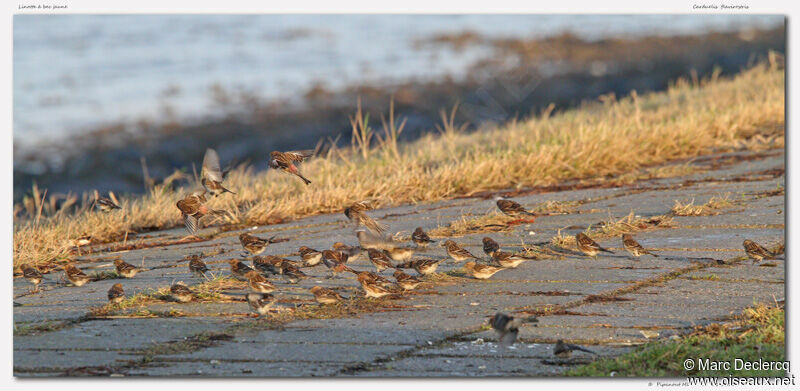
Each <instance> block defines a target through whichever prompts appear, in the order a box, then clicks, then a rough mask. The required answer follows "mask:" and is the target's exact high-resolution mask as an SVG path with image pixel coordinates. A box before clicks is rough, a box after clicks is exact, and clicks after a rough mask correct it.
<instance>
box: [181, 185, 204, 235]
mask: <svg viewBox="0 0 800 391" xmlns="http://www.w3.org/2000/svg"><path fill="white" fill-rule="evenodd" d="M205 203H206V196H204V195H203V194H202V193H197V192H195V193H192V194H189V195H187V196H186V197H184V198H183V199H182V200H179V201H178V202H177V203H176V204H175V205H176V206H177V207H178V210H180V211H181V216H182V217H183V224H184V225H185V226H186V230H187V231H189V233H190V234H192V235H194V233H195V232H197V228H198V227H199V226H200V219H201V218H202V217H203V216H205V215H206V214H208V207H206V206H205Z"/></svg>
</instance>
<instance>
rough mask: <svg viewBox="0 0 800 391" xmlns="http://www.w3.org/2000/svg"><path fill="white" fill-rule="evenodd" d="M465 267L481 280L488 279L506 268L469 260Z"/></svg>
mask: <svg viewBox="0 0 800 391" xmlns="http://www.w3.org/2000/svg"><path fill="white" fill-rule="evenodd" d="M464 269H466V270H467V272H469V274H470V275H471V276H472V277H474V278H477V279H479V280H486V279H488V278H490V277H491V276H493V275H494V274H495V273H497V272H499V271H501V270H505V269H506V268H504V267H496V266H491V265H485V264H482V263H475V262H473V261H469V262H467V263H465V264H464Z"/></svg>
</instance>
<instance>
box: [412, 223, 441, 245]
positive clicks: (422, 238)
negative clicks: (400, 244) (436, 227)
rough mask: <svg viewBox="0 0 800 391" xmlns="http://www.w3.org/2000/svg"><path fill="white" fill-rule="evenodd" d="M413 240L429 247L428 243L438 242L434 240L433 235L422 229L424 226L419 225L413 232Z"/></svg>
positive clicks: (417, 243)
mask: <svg viewBox="0 0 800 391" xmlns="http://www.w3.org/2000/svg"><path fill="white" fill-rule="evenodd" d="M411 240H412V241H413V242H414V243H415V244H416V245H417V246H420V247H427V246H428V244H431V243H436V241H435V240H432V239H431V237H430V236H428V234H427V233H425V231H423V230H422V227H417V229H415V230H414V233H412V234H411Z"/></svg>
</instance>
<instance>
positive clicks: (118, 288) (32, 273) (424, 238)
mask: <svg viewBox="0 0 800 391" xmlns="http://www.w3.org/2000/svg"><path fill="white" fill-rule="evenodd" d="M311 156H312V153H311V151H290V152H278V151H273V152H272V153H271V154H270V161H269V167H270V168H273V169H277V170H280V171H282V172H284V173H287V174H290V175H295V176H297V177H299V178H300V179H301V180H302V181H303V182H304V183H305V184H306V185H309V184H311V181H310V180H309V179H307V178H306V177H305V176H303V174H302V173H301V172H300V170H299V169H298V167H297V164H299V163H301V162H303V161H304V160H306V159H308V158H309V157H311ZM224 176H225V175H224V174H223V172H222V170H221V168H220V162H219V157H218V155H217V153H216V152H215V151H214V150H213V149H210V148H209V149H207V150H206V153H205V156H204V158H203V166H202V171H201V184H202V186H203V190H202V191H200V190H198V191H194V192H192V193H190V194H189V195H187V196H185V197H184V198H182V199H180V200H178V201H177V203H176V206H177V208H178V209H179V211H180V213H181V216H182V218H183V221H184V224H185V227H186V229H187V231H188V232H189V234H190V235H194V234H195V233H196V231H197V229H198V228H199V225H200V220H201V219H202V218H203V217H204V216H207V215H214V214H224V213H225V211H219V210H212V209H209V208H208V207H207V206H206V205H205V203H206V202H207V201H208V199H207V198H206V195H207V194H211V195H213V196H214V197H216V196H221V195H223V194H225V193H231V194H236V193H234V192H232V191H231V190H229V189H227V188H225V187H224V186H223V184H222V182H223V180H224ZM95 197H96V200H95V205H96V207H97V209H99V210H100V211H102V212H106V213H110V212H113V211H115V210H118V209H121V208H120V206H119V205H117V204H116V203H115V202H114V201H113V200H111V199H108V198H105V197H99V196H97V195H96V196H95ZM496 205H497V207H498V209H499V210H500V211H501V212H502V213H504V214H505V215H507V216H510V217H512V218H518V219H524V220H523V221H526V222H529V223H532V222H534V221H535V219H536V217H537V216H540V215H539V214H537V213H534V212H530V211H528V210H526V209H525V208H524V207H523V206H521V205H520V204H519V203H517V202H515V201H512V200H508V199H503V198H498V199H496ZM371 209H373V204H372V203H371V202H369V201H359V202H355V203H353V204H352V205H350V206H348V207H347V208H346V209H345V210H344V215H345V216H346V217H347V218H348V219H349V220H350V221H351V222H352V223H353V224H354V225H355V227H356V228H355V230H354V233H355V236H356V239H357V240H358V243H359V245H358V246H349V245H346V244H344V243H341V242H337V243H334V244H333V246H332V247H331V249H326V250H322V251H319V250H315V249H313V248H309V247H306V246H301V247H300V248H299V249H298V254H299V256H300V258H301V261H293V260H289V259H285V258H280V257H277V256H274V255H262V254H263V253H264V251H265V250H266V249H267V248H268V247H269V245H270V244H272V243H275V237H271V238H268V239H262V238H259V237H256V236H253V235H250V234H248V233H242V234H241V235H239V242H240V243H241V246H242V249H243V250H244V252H245V253H244V254H243V255H244V256H249V258H251V260H252V266H250V265H248V264H246V263H245V262H243V261H242V260H239V259H231V260H229V261H228V263H229V264H230V268H231V275H232V276H233V277H234V278H236V279H238V280H241V281H244V282H247V287H248V292H247V294H246V295H245V298H246V300H247V303H248V304H249V306H250V308H251V309H252V310H253V312H255V313H256V314H258V316H267V315H268V314H269V313H270V312H271V310H272V306H273V305H274V304H275V302H276V301H277V298H276V297H275V295H273V293H274V292H275V291H276V290H277V288H276V286H275V285H274V284H272V283H271V282H270V281H269V279H268V278H270V277H273V276H279V277H280V278H282V279H283V280H284V281H285V282H287V283H289V284H296V283H298V282H299V281H300V280H302V279H306V278H309V276H308V275H307V274H306V273H304V272H303V271H302V269H303V268H312V267H317V266H320V265H321V266H323V267H325V268H327V270H328V271H329V272H330V275H329V276H328V277H327V278H336V277H338V276H339V275H340V274H342V273H349V274H353V275H355V277H356V280H357V281H358V283H359V284H360V286H361V288H362V290H363V292H364V295H365V296H366V297H368V298H375V299H379V298H382V297H385V296H390V295H403V294H406V293H408V292H409V291H412V290H414V289H415V288H417V287H418V286H419V285H420V284H422V283H423V282H424V281H423V280H422V279H420V278H422V277H424V276H429V275H432V274H434V273H436V269H437V267H438V266H439V264H440V263H441V262H443V261H445V260H447V259H452V261H453V262H454V263H460V262H464V261H466V262H465V263H463V265H462V266H463V268H464V270H466V272H467V273H468V274H469V275H470V276H472V277H473V278H476V279H480V280H485V279H489V278H491V277H492V276H493V275H495V274H496V273H498V272H500V271H503V270H508V269H514V268H517V267H518V266H520V265H521V264H522V263H524V262H526V261H530V260H534V259H537V258H536V257H531V256H527V255H524V254H519V253H512V252H508V251H503V250H501V247H500V244H499V243H497V242H496V241H494V240H493V239H491V238H489V237H485V238H483V252H484V253H485V254H486V255H487V256H488V257H489V260H490V262H484V261H483V259H482V258H480V257H478V256H476V255H474V254H472V253H470V252H469V251H468V250H466V249H465V248H463V247H462V246H461V245H459V244H458V243H456V242H455V241H453V240H446V241H444V242H442V243H441V244H440V246H442V247H444V249H445V251H446V253H447V255H448V257H447V258H443V259H432V258H417V259H412V258H413V256H414V254H415V253H419V252H424V251H425V249H426V248H427V247H428V246H429V245H431V244H433V243H437V241H436V240H432V239H431V238H430V236H429V235H428V234H427V233H426V232H425V231H424V230H423V229H422V227H418V228H416V229H415V230H414V232H413V233H412V234H411V241H412V242H413V246H412V245H407V244H405V243H403V242H400V241H397V240H395V239H393V238H392V237H390V236H389V235H387V234H386V230H387V228H388V227H387V226H386V225H384V224H381V223H379V222H377V221H375V220H374V219H373V218H371V217H370V216H368V215H367V214H366V213H365V212H366V211H369V210H371ZM575 240H576V243H577V247H578V249H579V250H580V251H581V252H582V253H583V254H585V255H586V256H588V257H594V258H596V257H597V255H598V254H599V253H600V252H606V253H612V254H613V252H612V251H610V250H608V249H605V248H603V247H601V246H600V245H599V244H597V242H595V241H594V240H592V239H591V238H590V237H589V236H588V235H586V234H585V233H578V234H577V235H576V236H575ZM622 245H623V248H624V249H625V250H626V251H627V252H628V253H629V254H630V255H631V256H632V257H633V259H636V258H638V257H641V256H642V255H651V256H653V257H658V255H656V254H654V253H652V252H651V251H649V250H647V249H646V248H644V247H643V246H642V245H641V244H639V243H638V242H637V241H636V240H635V239H634V238H633V236H631V235H630V234H623V235H622ZM743 245H744V249H745V252H746V254H747V255H748V256H749V257H750V258H751V259H753V260H754V261H756V262H760V261H762V260H764V259H770V258H774V257H775V254H773V253H772V252H770V251H769V250H767V249H766V248H764V247H763V246H761V245H759V244H757V243H755V242H753V241H751V240H745V241H744V243H743ZM365 253H366V258H367V259H368V260H369V261H370V263H371V264H372V265H373V266H374V267H375V271H374V272H373V271H369V270H356V269H353V268H352V267H351V266H349V265H348V263H352V262H353V261H354V260H357V259H359V258H360V257H362V256H364V255H365ZM114 266H115V267H116V271H117V274H118V275H120V276H122V277H124V278H133V277H135V276H136V274H137V273H138V272H139V271H141V270H143V269H142V268H139V267H137V266H134V265H131V264H129V263H127V262H125V261H123V260H122V259H117V260H115V261H114ZM188 267H189V271H190V272H191V273H192V274H193V275H194V276H196V277H199V278H207V273H208V272H209V269H208V267H207V266H206V264H205V263H204V262H203V261H202V259H200V257H199V256H197V255H194V256H191V257H190V259H189V264H188ZM410 269H413V270H414V271H415V272H416V275H410V274H407V273H406V272H405V271H404V270H410ZM21 270H22V273H23V276H24V278H25V279H27V280H28V281H29V282H30V283H31V284H33V285H34V289H35V290H38V286H39V284H40V283H41V282H42V274H41V273H40V271H39V270H38V269H36V268H35V267H33V266H30V265H23V266H22V268H21ZM63 270H64V277H65V278H66V279H67V280H69V281H70V282H71V283H72V284H73V285H75V286H83V285H85V284H87V283H88V282H90V281H91V278H90V277H89V276H88V275H87V274H85V273H84V272H83V271H81V270H80V269H79V268H78V267H76V266H75V265H73V264H66V265H64V267H63ZM385 271H392V274H391V276H392V278H393V279H394V281H391V280H389V279H388V278H386V277H384V276H382V275H381V273H383V272H385ZM310 293H311V294H312V295H313V296H314V298H315V300H316V302H317V303H319V304H321V305H329V304H336V303H339V302H340V301H342V300H345V298H344V297H342V296H341V295H340V294H339V293H338V292H336V291H335V290H333V289H329V288H324V287H321V286H314V287H312V288H311V289H310ZM170 296H171V298H172V299H173V300H174V301H176V302H180V303H186V302H190V301H192V300H193V298H194V292H193V291H192V290H191V289H190V288H189V287H188V286H186V285H185V284H183V283H181V282H179V283H175V284H173V285H172V286H171V287H170ZM124 299H125V291H124V289H123V286H122V284H120V283H117V284H114V285H113V286H112V287H111V289H109V291H108V301H109V303H111V304H117V303H120V302H122V301H123V300H124ZM536 321H537V320H536V319H535V318H526V319H517V318H514V317H513V316H510V315H507V314H504V313H499V312H498V313H497V314H495V315H494V316H492V317H491V318H490V319H489V322H488V323H489V325H490V326H491V328H492V329H494V330H495V331H496V333H497V335H498V341H499V342H500V344H501V345H502V346H508V345H511V344H513V343H514V342H515V341H516V338H517V335H518V333H519V326H520V325H521V324H523V323H535V322H536ZM573 351H584V352H588V353H592V354H595V353H594V352H592V351H591V350H588V349H586V348H583V347H580V346H578V345H572V344H568V343H564V341H562V340H558V341H557V343H556V345H555V346H554V349H553V353H554V354H555V355H556V356H558V357H568V356H569V355H570V354H571V352H573Z"/></svg>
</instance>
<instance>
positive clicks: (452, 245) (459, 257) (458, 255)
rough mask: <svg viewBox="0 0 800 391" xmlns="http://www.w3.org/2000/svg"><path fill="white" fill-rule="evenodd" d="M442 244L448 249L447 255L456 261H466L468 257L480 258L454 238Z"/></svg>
mask: <svg viewBox="0 0 800 391" xmlns="http://www.w3.org/2000/svg"><path fill="white" fill-rule="evenodd" d="M442 245H443V246H444V248H445V249H447V255H449V256H450V258H453V260H454V261H456V262H461V261H466V260H467V259H480V258H478V257H476V256H474V255H472V253H471V252H469V251H467V250H465V249H464V248H462V247H461V246H459V245H458V244H456V242H454V241H452V240H447V241H445V242H444V243H443V244H442Z"/></svg>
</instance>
